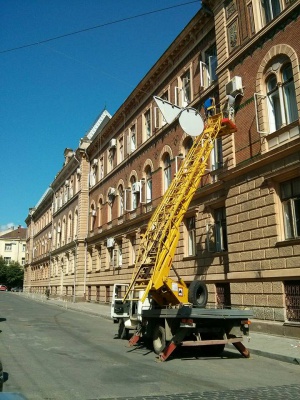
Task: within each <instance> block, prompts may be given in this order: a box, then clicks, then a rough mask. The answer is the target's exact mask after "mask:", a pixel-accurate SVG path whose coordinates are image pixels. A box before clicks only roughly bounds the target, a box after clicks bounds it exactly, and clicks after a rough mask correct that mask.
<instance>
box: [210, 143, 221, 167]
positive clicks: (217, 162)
mask: <svg viewBox="0 0 300 400" xmlns="http://www.w3.org/2000/svg"><path fill="white" fill-rule="evenodd" d="M211 164H212V165H211V169H212V170H213V171H214V170H216V169H219V168H222V167H223V153H222V138H217V139H216V140H215V143H214V148H213V149H212V152H211Z"/></svg>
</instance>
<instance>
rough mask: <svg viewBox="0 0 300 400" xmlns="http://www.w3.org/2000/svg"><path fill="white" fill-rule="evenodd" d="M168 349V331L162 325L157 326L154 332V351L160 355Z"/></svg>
mask: <svg viewBox="0 0 300 400" xmlns="http://www.w3.org/2000/svg"><path fill="white" fill-rule="evenodd" d="M165 347H166V331H165V328H164V327H163V326H161V325H156V327H155V328H154V332H153V350H154V352H155V353H156V354H160V353H161V352H162V351H163V350H164V348H165Z"/></svg>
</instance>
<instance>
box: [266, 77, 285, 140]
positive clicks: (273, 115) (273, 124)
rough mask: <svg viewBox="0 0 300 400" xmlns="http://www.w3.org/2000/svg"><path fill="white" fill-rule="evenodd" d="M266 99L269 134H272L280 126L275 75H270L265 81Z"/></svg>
mask: <svg viewBox="0 0 300 400" xmlns="http://www.w3.org/2000/svg"><path fill="white" fill-rule="evenodd" d="M267 98H268V111H269V124H270V132H274V131H277V129H279V128H281V126H282V119H281V110H280V99H279V90H278V86H277V78H276V75H271V76H270V77H269V78H268V80H267Z"/></svg>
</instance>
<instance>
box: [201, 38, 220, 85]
mask: <svg viewBox="0 0 300 400" xmlns="http://www.w3.org/2000/svg"><path fill="white" fill-rule="evenodd" d="M203 58H204V61H200V87H202V88H203V89H206V88H207V87H209V86H210V85H212V83H213V82H214V81H216V80H217V73H216V70H217V66H218V59H217V47H216V45H215V44H214V45H213V46H211V47H210V48H208V49H207V50H206V51H205V52H204V57H203Z"/></svg>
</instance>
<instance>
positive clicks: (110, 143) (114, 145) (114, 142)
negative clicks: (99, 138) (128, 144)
mask: <svg viewBox="0 0 300 400" xmlns="http://www.w3.org/2000/svg"><path fill="white" fill-rule="evenodd" d="M116 146H117V139H111V141H110V142H109V148H110V149H114V148H115V147H116Z"/></svg>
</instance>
